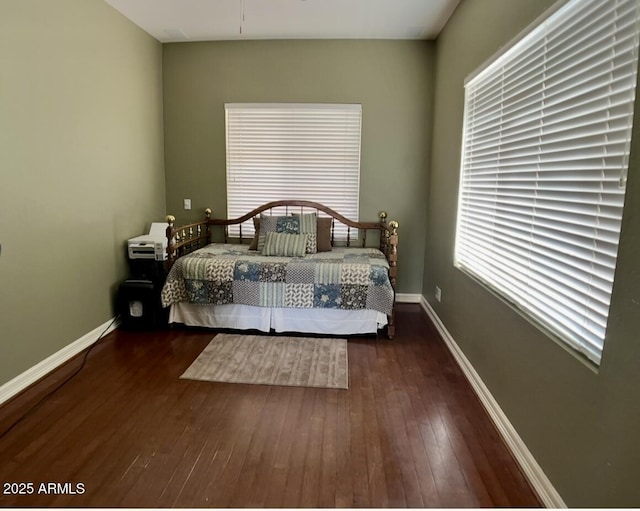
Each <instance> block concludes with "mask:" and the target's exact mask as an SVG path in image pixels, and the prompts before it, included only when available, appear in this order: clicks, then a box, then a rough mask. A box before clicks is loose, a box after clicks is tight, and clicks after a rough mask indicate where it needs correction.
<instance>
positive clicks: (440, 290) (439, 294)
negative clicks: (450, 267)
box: [435, 286, 442, 302]
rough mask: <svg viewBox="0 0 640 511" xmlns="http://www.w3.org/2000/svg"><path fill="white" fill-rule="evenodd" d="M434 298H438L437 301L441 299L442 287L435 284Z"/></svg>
mask: <svg viewBox="0 0 640 511" xmlns="http://www.w3.org/2000/svg"><path fill="white" fill-rule="evenodd" d="M435 295H436V300H438V301H439V302H441V301H442V289H440V288H439V287H438V286H436V292H435Z"/></svg>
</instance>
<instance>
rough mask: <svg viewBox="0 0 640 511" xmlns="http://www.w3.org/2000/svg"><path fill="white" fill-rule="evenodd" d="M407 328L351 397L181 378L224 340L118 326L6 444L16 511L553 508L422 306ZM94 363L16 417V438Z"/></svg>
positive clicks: (365, 341) (356, 377) (26, 399)
mask: <svg viewBox="0 0 640 511" xmlns="http://www.w3.org/2000/svg"><path fill="white" fill-rule="evenodd" d="M396 321H397V323H396V324H397V334H396V337H395V339H394V340H393V341H389V340H387V339H382V338H381V339H375V338H374V337H371V338H364V337H357V338H352V339H350V340H349V345H348V351H349V378H350V382H349V390H334V389H332V390H329V389H312V388H293V387H275V386H262V385H239V384H224V383H209V382H196V381H188V380H180V379H179V376H180V375H181V374H182V373H183V372H184V370H185V369H186V368H187V367H188V366H189V365H190V364H191V362H192V361H193V360H194V359H195V358H196V357H197V355H198V354H199V353H200V352H201V351H202V350H203V349H204V347H205V346H206V345H207V343H208V342H209V341H210V340H211V338H212V337H213V335H214V334H215V332H212V331H207V330H200V329H169V330H165V331H158V332H142V333H135V332H126V331H121V330H117V331H115V332H113V333H111V334H110V335H109V336H107V337H106V338H105V339H104V340H102V341H101V343H100V344H99V345H97V346H96V347H95V348H94V350H93V351H92V352H91V353H90V356H89V357H88V360H87V363H86V366H85V367H84V368H83V369H82V371H81V372H80V373H79V374H78V375H77V376H76V377H74V378H73V379H72V380H71V381H69V382H68V383H67V384H66V385H65V386H64V387H62V388H61V389H60V390H59V391H58V392H56V393H55V394H53V395H52V396H51V397H50V398H49V399H47V400H46V401H44V402H43V403H42V404H41V405H40V406H39V407H38V408H37V409H35V410H34V411H33V412H32V413H30V414H29V415H28V416H27V417H25V418H24V419H23V420H22V421H21V422H20V423H19V424H18V425H17V426H16V427H15V428H13V429H12V430H11V431H10V432H9V433H7V434H6V435H5V436H4V437H2V438H0V483H2V485H3V488H2V490H3V491H2V494H0V506H4V507H19V506H38V507H51V506H55V507H69V506H74V507H183V508H191V507H251V508H261V507H369V508H371V507H396V508H401V507H493V506H508V507H520V506H527V507H539V506H541V504H540V501H539V500H538V499H537V497H536V496H535V494H534V493H533V492H532V490H531V489H530V487H529V485H528V483H527V482H526V480H525V479H524V477H523V475H522V473H521V472H520V470H519V468H518V466H517V465H516V463H515V462H514V460H513V458H512V456H511V454H510V453H509V451H508V450H507V448H506V447H505V446H504V444H503V442H502V441H501V439H500V437H499V435H498V433H497V431H496V430H495V428H494V426H493V425H492V424H491V422H490V420H489V418H488V417H487V415H486V413H485V412H484V410H483V408H482V406H481V405H480V403H479V401H478V400H477V398H476V397H475V395H474V394H473V391H472V390H471V388H470V386H469V384H468V383H467V381H466V380H465V378H464V376H463V375H462V373H461V371H460V369H459V368H458V366H457V365H456V363H455V362H454V360H453V358H452V357H451V355H450V353H449V352H448V350H447V348H446V347H445V345H444V343H443V342H442V341H441V340H440V339H439V337H438V335H437V333H436V332H435V330H434V329H433V327H432V326H431V324H430V322H429V320H428V318H427V316H426V315H425V314H424V312H423V311H422V310H421V308H420V307H419V306H417V305H408V304H403V305H400V306H399V311H398V313H397V319H396ZM80 362H81V357H77V358H76V359H74V360H72V361H70V362H69V363H67V364H66V365H65V366H63V367H61V368H59V369H58V370H56V371H55V372H54V373H52V374H51V375H49V376H47V377H46V378H45V379H44V380H42V381H41V382H39V383H37V384H35V385H34V386H32V387H31V388H30V389H28V390H27V391H25V392H24V393H22V394H21V395H20V396H18V397H16V398H15V399H13V400H12V401H10V402H9V403H6V404H5V405H4V406H3V407H2V408H0V433H1V432H2V431H4V430H5V429H6V428H7V427H8V426H9V425H10V424H11V423H12V422H13V421H14V420H15V419H16V418H17V417H18V416H20V415H21V414H22V413H23V412H24V411H25V410H27V409H28V408H29V407H30V406H31V405H32V404H33V403H35V402H36V401H37V400H38V399H39V398H40V397H42V396H43V395H44V394H45V393H46V392H47V391H49V390H51V389H52V388H54V387H55V386H57V385H58V384H59V383H60V382H62V381H63V380H64V378H65V377H66V376H67V375H69V374H71V373H72V372H73V371H74V370H76V369H77V368H78V367H79V366H80ZM21 482H23V483H28V482H31V483H33V484H34V487H33V494H31V495H14V494H11V493H12V492H11V491H9V492H8V493H9V494H5V493H6V492H5V491H4V490H7V489H9V490H11V488H10V487H7V486H6V483H21ZM48 482H53V483H71V484H70V485H68V486H67V487H66V488H57V490H58V491H56V492H54V491H52V490H49V491H46V492H41V493H39V490H41V489H42V488H41V486H40V483H48ZM78 483H82V487H83V491H82V492H79V491H78ZM14 488H15V487H14ZM70 489H73V490H75V492H74V493H76V494H70V493H71V492H70V491H69V490H70ZM59 490H62V491H59ZM27 491H29V490H28V489H27ZM55 493H61V494H55Z"/></svg>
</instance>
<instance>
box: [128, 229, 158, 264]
mask: <svg viewBox="0 0 640 511" xmlns="http://www.w3.org/2000/svg"><path fill="white" fill-rule="evenodd" d="M166 229H167V224H166V223H164V222H153V223H152V224H151V229H149V234H143V235H142V236H136V237H135V238H131V239H130V240H128V241H127V246H128V249H129V259H153V260H155V261H166V259H167V235H166Z"/></svg>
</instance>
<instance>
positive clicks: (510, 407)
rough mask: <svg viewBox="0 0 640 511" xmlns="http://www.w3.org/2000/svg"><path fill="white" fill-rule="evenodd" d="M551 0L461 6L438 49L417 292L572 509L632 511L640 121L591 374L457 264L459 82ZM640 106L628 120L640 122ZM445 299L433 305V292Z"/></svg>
mask: <svg viewBox="0 0 640 511" xmlns="http://www.w3.org/2000/svg"><path fill="white" fill-rule="evenodd" d="M551 4H552V1H551V0H463V1H462V3H461V4H460V5H459V7H458V8H457V10H456V12H455V13H454V15H453V17H452V18H451V20H450V21H449V23H448V24H447V26H446V28H445V30H444V31H443V32H442V34H441V35H440V37H439V39H438V41H437V57H436V58H437V67H436V84H435V109H434V138H433V157H432V160H431V174H430V182H429V195H428V197H429V200H428V204H429V207H428V219H429V222H428V228H427V242H426V250H425V256H424V282H423V294H424V296H425V297H426V298H427V299H428V301H429V303H430V304H431V305H432V306H433V307H434V309H435V310H436V312H437V314H438V315H439V316H440V318H441V319H442V320H443V322H444V324H445V325H446V327H447V329H448V330H449V331H450V332H451V334H452V335H453V337H454V338H455V339H456V341H457V343H458V344H459V345H460V347H461V348H462V350H463V351H464V353H465V355H466V356H467V357H468V358H469V360H470V361H471V363H472V364H473V366H474V367H475V369H476V370H477V371H478V373H479V374H480V376H481V377H482V379H483V380H484V382H485V383H486V384H487V386H488V387H489V389H490V390H491V392H492V394H493V395H494V396H495V398H496V399H497V400H498V402H499V404H500V406H501V407H502V409H503V410H504V411H505V412H506V414H507V416H508V417H509V419H510V420H511V422H512V423H513V425H514V426H515V427H516V429H517V430H518V432H519V434H520V436H521V437H522V438H523V439H524V441H525V443H526V444H527V446H528V447H529V449H530V450H531V452H532V453H533V455H534V456H535V458H536V459H537V460H538V462H539V463H540V465H541V466H542V468H543V469H544V471H545V473H546V474H547V476H548V477H549V478H550V479H551V481H552V483H553V484H554V486H555V487H556V489H557V490H558V491H559V492H560V494H561V495H562V497H563V498H564V500H565V502H566V503H567V504H568V505H569V506H570V507H592V506H593V507H632V506H633V507H636V506H639V505H640V485H638V474H640V406H639V403H640V342H639V341H640V339H639V333H640V154H639V153H640V151H638V148H639V144H640V130H639V125H640V122H636V126H635V128H634V137H635V142H634V144H633V146H632V157H631V164H630V172H629V181H628V187H627V199H626V206H625V213H624V219H623V228H622V240H621V244H620V249H619V256H618V267H617V272H616V283H615V288H614V293H613V303H612V306H611V313H610V321H609V330H608V334H607V340H606V345H605V350H604V355H603V360H602V364H601V367H600V370H599V371H598V372H594V371H593V370H592V369H590V368H588V367H587V366H586V365H584V364H583V363H582V362H581V361H579V360H578V359H577V358H576V357H575V356H574V355H572V354H571V353H569V352H568V351H567V350H565V349H563V348H562V347H560V346H559V345H558V344H556V343H555V342H553V341H552V340H550V339H549V338H547V337H546V336H545V335H544V334H542V333H541V332H540V331H539V330H538V329H537V328H535V327H534V326H532V325H531V324H530V323H528V322H527V321H526V320H524V319H523V318H522V317H521V316H520V315H518V314H517V313H515V312H514V311H513V310H512V309H511V308H509V307H508V306H506V305H505V304H504V303H503V302H501V301H500V300H498V299H497V298H495V297H494V296H493V295H492V294H490V293H488V292H487V291H485V290H484V289H483V288H482V287H480V286H479V285H478V284H476V283H475V282H474V281H473V280H471V279H470V278H469V277H467V276H466V275H465V274H463V273H462V272H460V271H459V270H457V269H455V268H454V267H453V250H454V239H455V222H456V207H457V196H458V182H459V168H460V154H461V135H462V117H463V106H464V105H463V102H464V89H463V81H464V79H465V77H466V76H467V75H468V74H470V73H471V72H472V71H474V70H475V69H476V68H477V67H479V66H480V65H481V64H482V63H483V62H484V61H485V60H487V59H489V58H490V57H491V56H492V55H493V54H494V53H495V52H496V51H497V50H498V49H499V48H500V47H501V46H502V45H504V44H506V43H507V42H509V41H510V40H511V39H512V38H513V37H514V36H516V35H517V34H518V33H519V32H520V31H521V30H522V29H524V28H525V27H526V26H527V25H528V24H529V23H531V22H532V21H533V20H535V19H536V17H537V16H538V15H540V14H541V13H542V12H543V11H544V9H545V8H546V7H547V6H549V5H551ZM639 107H640V101H636V119H640V108H639ZM436 285H438V286H440V287H441V288H442V294H443V301H442V303H438V302H436V301H435V299H434V292H433V290H434V286H436Z"/></svg>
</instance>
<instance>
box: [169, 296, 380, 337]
mask: <svg viewBox="0 0 640 511" xmlns="http://www.w3.org/2000/svg"><path fill="white" fill-rule="evenodd" d="M169 323H183V324H185V325H188V326H204V327H209V328H233V329H236V330H260V331H262V332H269V331H270V330H271V329H273V330H275V331H276V332H301V333H315V334H327V335H353V334H375V333H376V332H377V331H378V329H380V328H382V327H384V326H385V325H386V324H387V316H386V315H384V314H382V313H380V312H378V311H374V310H353V311H349V310H339V309H288V308H268V307H254V306H251V305H237V304H228V305H197V304H190V303H177V304H174V305H172V306H171V310H170V311H169Z"/></svg>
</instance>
